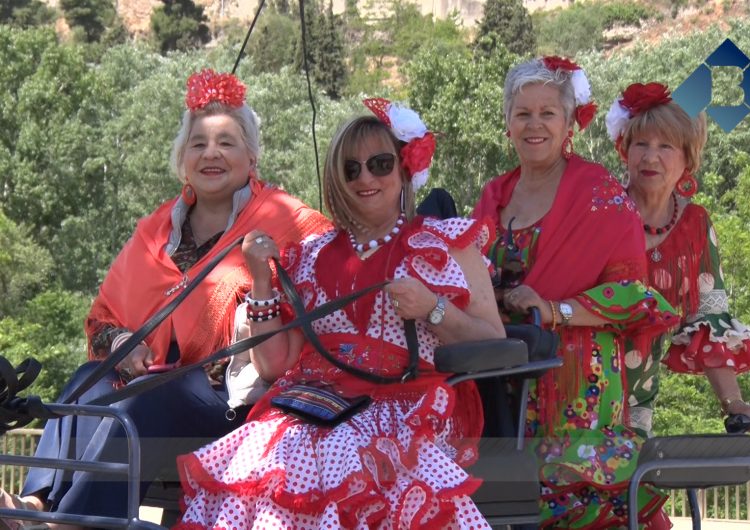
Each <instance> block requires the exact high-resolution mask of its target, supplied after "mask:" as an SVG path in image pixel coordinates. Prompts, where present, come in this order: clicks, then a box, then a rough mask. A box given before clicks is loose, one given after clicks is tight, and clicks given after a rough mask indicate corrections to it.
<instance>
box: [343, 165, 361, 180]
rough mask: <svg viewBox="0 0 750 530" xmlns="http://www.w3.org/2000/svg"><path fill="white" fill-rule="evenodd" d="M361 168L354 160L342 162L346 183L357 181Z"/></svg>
mask: <svg viewBox="0 0 750 530" xmlns="http://www.w3.org/2000/svg"><path fill="white" fill-rule="evenodd" d="M361 170H362V166H361V165H360V163H359V162H357V161H356V160H347V161H345V162H344V178H345V179H346V181H347V182H351V181H353V180H357V177H358V176H359V172H360V171H361Z"/></svg>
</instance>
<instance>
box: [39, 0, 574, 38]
mask: <svg viewBox="0 0 750 530" xmlns="http://www.w3.org/2000/svg"><path fill="white" fill-rule="evenodd" d="M48 1H49V3H50V4H53V3H56V2H57V0H48ZM115 1H116V3H117V12H118V13H119V14H120V17H122V20H123V22H124V23H125V26H126V27H127V28H128V29H129V30H130V31H131V32H132V33H139V34H144V33H148V31H149V27H150V21H151V20H150V19H151V12H152V11H153V9H154V8H155V7H156V6H159V5H161V1H160V0H115ZM413 1H414V2H415V3H416V4H418V5H419V6H420V7H421V11H422V14H424V15H428V14H432V15H433V16H434V17H436V18H445V17H447V16H448V15H449V14H450V13H451V12H453V10H457V11H458V12H459V13H460V15H461V18H462V19H463V22H464V25H466V26H473V25H474V24H476V22H477V21H478V20H479V19H481V18H482V12H483V6H484V0H413ZM572 2H573V0H524V5H526V7H527V9H529V11H534V10H536V9H554V8H556V7H563V6H567V5H570V4H571V3H572ZM195 3H196V4H198V5H202V6H203V7H204V8H205V13H206V16H208V19H209V21H210V22H211V24H212V25H213V24H218V23H221V22H222V21H225V20H228V19H232V18H236V19H240V20H248V19H252V17H253V16H254V15H255V10H256V9H257V8H258V0H195ZM362 3H365V2H362ZM374 3H375V4H376V5H377V4H378V3H379V2H378V1H377V0H376V1H375V2H374ZM345 4H346V0H333V11H334V12H335V13H342V12H343V11H344V7H345ZM382 5H383V6H385V5H386V2H385V1H383V2H382ZM375 9H377V7H376V8H375ZM368 11H369V10H368Z"/></svg>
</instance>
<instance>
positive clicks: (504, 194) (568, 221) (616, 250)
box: [472, 155, 657, 423]
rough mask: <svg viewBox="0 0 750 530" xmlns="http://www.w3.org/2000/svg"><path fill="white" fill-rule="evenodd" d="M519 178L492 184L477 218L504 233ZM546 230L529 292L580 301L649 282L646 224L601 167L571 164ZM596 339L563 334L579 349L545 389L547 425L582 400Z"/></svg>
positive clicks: (584, 330)
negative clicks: (618, 286)
mask: <svg viewBox="0 0 750 530" xmlns="http://www.w3.org/2000/svg"><path fill="white" fill-rule="evenodd" d="M520 177H521V169H520V168H516V169H514V170H513V171H510V172H508V173H506V174H504V175H500V176H499V177H496V178H495V179H493V180H492V181H490V182H489V183H488V184H487V185H486V186H485V188H484V190H483V192H482V197H481V198H480V200H479V203H478V204H477V206H476V208H475V210H474V212H473V213H472V216H473V217H474V218H476V219H487V218H489V221H488V224H490V225H491V226H495V227H498V226H499V221H500V212H501V210H502V209H503V208H505V207H506V206H507V205H508V203H509V202H510V199H511V196H512V194H513V190H514V188H515V186H516V184H517V183H518V181H519V179H520ZM540 228H541V233H540V234H539V238H538V241H537V248H536V251H535V258H534V263H533V266H532V268H531V270H530V271H529V273H528V274H527V276H526V278H525V279H524V284H526V285H529V286H530V287H532V288H533V289H534V290H535V291H536V292H537V293H538V294H539V295H540V296H541V297H542V298H544V299H547V300H564V299H569V298H575V297H577V296H579V295H581V293H583V292H584V291H586V290H588V289H591V288H592V287H595V286H597V285H600V284H602V283H606V282H614V281H621V280H630V281H636V280H640V281H644V280H645V279H646V276H647V268H646V256H645V253H644V249H645V248H646V243H645V238H644V235H643V227H642V223H641V220H640V217H639V215H638V214H637V212H636V209H635V206H634V205H633V203H632V201H631V200H630V199H629V198H628V197H627V195H626V194H625V191H624V190H623V188H622V186H620V184H619V183H618V182H617V181H616V180H615V179H614V178H613V177H612V176H611V175H610V174H609V172H608V171H607V170H606V169H605V168H604V167H603V166H601V165H599V164H594V163H592V162H588V161H586V160H583V159H582V158H580V157H578V156H575V155H574V156H573V157H572V158H571V159H570V160H569V161H568V165H567V167H566V169H565V172H564V173H563V176H562V178H561V180H560V185H559V187H558V190H557V195H556V196H555V200H554V203H553V204H552V207H551V208H550V210H549V212H547V214H546V215H545V216H544V218H543V219H542V221H541V224H540ZM644 320H645V319H644ZM644 331H646V333H647V335H648V336H649V337H650V336H653V334H654V333H656V332H657V330H655V329H649V330H644V329H641V330H640V333H641V334H642V333H643V332H644ZM590 333H591V328H590V327H578V326H576V327H570V328H564V329H563V331H562V333H561V335H562V339H563V340H562V342H563V343H564V344H573V345H575V348H573V349H569V348H562V352H561V354H562V355H563V357H564V365H563V367H562V368H560V369H559V370H555V371H554V372H551V373H548V374H547V375H545V377H544V378H543V379H542V380H541V381H540V383H539V386H538V393H539V397H540V399H541V400H542V401H543V406H542V410H541V412H542V415H543V416H545V417H546V418H540V419H542V420H545V419H546V422H549V421H551V420H552V419H553V418H556V417H557V405H558V404H559V403H560V402H561V401H562V400H564V401H565V402H567V401H568V398H572V397H573V396H575V395H576V394H577V392H578V382H579V380H580V369H581V368H580V367H581V366H582V363H587V362H589V357H590V355H591V347H592V344H591V338H590V337H591V336H590ZM636 340H638V339H636ZM645 340H648V339H646V338H645V337H643V338H641V339H640V340H639V342H645ZM560 393H562V395H559V394H560ZM542 423H545V421H542Z"/></svg>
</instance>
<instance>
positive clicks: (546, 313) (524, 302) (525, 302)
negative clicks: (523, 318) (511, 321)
mask: <svg viewBox="0 0 750 530" xmlns="http://www.w3.org/2000/svg"><path fill="white" fill-rule="evenodd" d="M503 305H504V306H505V309H506V310H507V311H510V312H512V313H528V312H529V310H530V309H531V308H532V307H538V308H539V311H540V312H541V314H542V322H543V323H545V324H548V323H550V322H552V310H551V309H550V306H549V302H548V301H547V300H545V299H544V298H542V297H541V296H539V295H538V294H537V292H536V291H535V290H534V289H532V288H531V287H529V286H528V285H519V286H518V287H516V288H514V289H509V290H506V291H505V296H504V297H503Z"/></svg>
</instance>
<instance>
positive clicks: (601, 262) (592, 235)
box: [473, 57, 677, 528]
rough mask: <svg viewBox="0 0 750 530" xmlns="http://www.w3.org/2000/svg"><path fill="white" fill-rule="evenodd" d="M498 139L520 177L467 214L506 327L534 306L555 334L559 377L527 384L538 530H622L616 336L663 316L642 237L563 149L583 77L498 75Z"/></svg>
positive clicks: (552, 71)
mask: <svg viewBox="0 0 750 530" xmlns="http://www.w3.org/2000/svg"><path fill="white" fill-rule="evenodd" d="M504 94H505V102H504V111H505V116H506V123H507V125H508V132H507V135H508V136H509V137H510V140H511V142H512V143H513V146H514V147H515V149H516V152H517V153H518V157H519V159H520V166H519V167H517V168H516V169H514V170H512V171H510V172H508V173H506V174H504V175H500V176H499V177H497V178H495V179H493V180H492V181H490V182H489V183H488V184H487V186H486V187H485V189H484V190H483V193H482V197H481V199H480V201H479V203H478V204H477V206H476V209H475V210H474V213H473V216H474V217H475V218H477V219H483V218H489V219H490V220H491V223H492V225H494V226H495V227H496V229H497V230H498V233H499V234H500V236H499V238H498V239H497V241H496V242H495V243H494V244H493V245H492V247H491V249H490V254H489V255H490V259H491V260H492V261H493V262H494V263H495V265H496V267H497V270H498V271H500V273H499V276H498V277H497V278H496V281H495V285H496V288H497V290H496V297H497V298H498V302H499V304H501V305H502V307H503V310H504V312H507V313H509V314H510V315H511V317H512V318H519V317H520V316H521V315H524V314H525V313H527V311H528V310H529V309H530V308H531V307H533V306H536V307H538V308H539V309H540V310H541V314H542V319H543V322H544V324H545V325H546V326H548V327H549V328H550V329H552V330H554V331H556V332H557V333H558V334H559V336H560V347H559V350H558V355H559V356H560V357H562V358H563V359H564V365H563V367H561V368H560V369H557V370H554V371H551V372H550V373H548V374H546V375H544V376H543V377H542V378H541V379H539V380H538V381H537V382H536V383H535V384H533V385H532V390H531V395H530V399H529V402H528V409H527V422H526V429H527V435H528V436H529V437H533V439H532V440H531V441H530V444H531V446H532V448H533V449H534V450H535V451H536V454H537V456H538V458H539V462H540V464H541V468H540V480H541V483H542V525H541V526H542V527H543V528H611V527H618V526H625V525H626V516H627V503H626V500H627V487H628V480H629V478H630V476H631V474H632V473H633V471H634V470H635V466H636V460H637V453H638V449H639V447H640V445H641V441H642V440H641V438H639V437H638V436H637V435H636V434H635V433H634V432H632V431H630V430H628V429H627V428H625V427H624V426H623V415H624V394H623V377H622V363H621V360H622V359H621V355H622V336H623V334H633V333H638V334H640V335H641V336H644V335H645V336H649V335H651V334H655V333H659V332H661V331H663V330H664V329H666V327H668V326H669V325H670V323H671V322H676V320H677V319H676V316H675V315H673V314H672V313H671V307H670V306H669V305H668V304H666V302H664V301H663V299H662V298H661V297H660V296H659V295H658V294H656V293H652V292H650V291H649V290H648V289H646V288H645V287H644V285H643V284H642V283H640V281H641V280H643V279H645V277H646V263H645V259H644V256H643V251H642V248H643V244H644V243H643V231H642V229H641V224H640V222H639V220H638V215H637V213H636V211H635V207H634V205H633V203H632V202H631V201H630V200H629V199H628V197H627V195H626V194H625V192H624V190H623V189H622V187H621V186H620V185H619V184H618V183H617V181H616V180H615V179H614V178H613V177H612V176H611V175H609V173H608V172H607V170H606V169H605V168H604V167H602V166H600V165H598V164H594V163H591V162H588V161H586V160H584V159H582V158H580V157H579V156H578V155H576V154H575V153H574V151H573V145H572V137H573V127H574V123H578V127H579V129H583V128H584V127H585V126H586V125H587V124H588V122H589V121H590V120H591V118H592V117H593V115H594V112H595V107H594V105H593V103H591V102H590V100H589V98H590V88H589V84H588V81H587V80H586V77H585V75H584V73H583V71H582V70H581V69H580V68H579V67H578V66H577V65H575V64H574V63H572V62H570V61H568V60H566V59H561V58H558V57H545V58H543V59H534V60H531V61H529V62H526V63H523V64H521V65H518V66H516V67H515V68H513V69H511V70H510V72H509V73H508V76H507V78H506V82H505V92H504ZM664 500H665V496H664V495H662V494H660V493H659V492H658V491H655V490H653V489H652V488H649V487H644V488H642V491H641V495H640V499H639V504H640V510H639V513H640V520H641V521H643V522H646V523H647V527H648V528H669V526H668V525H669V523H668V521H665V519H664V517H663V515H662V514H661V511H660V507H661V505H662V503H663V502H664Z"/></svg>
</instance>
